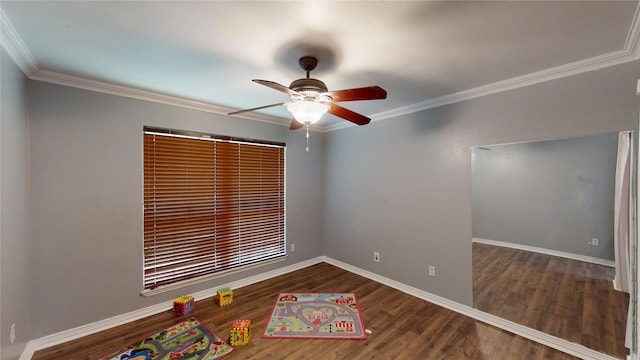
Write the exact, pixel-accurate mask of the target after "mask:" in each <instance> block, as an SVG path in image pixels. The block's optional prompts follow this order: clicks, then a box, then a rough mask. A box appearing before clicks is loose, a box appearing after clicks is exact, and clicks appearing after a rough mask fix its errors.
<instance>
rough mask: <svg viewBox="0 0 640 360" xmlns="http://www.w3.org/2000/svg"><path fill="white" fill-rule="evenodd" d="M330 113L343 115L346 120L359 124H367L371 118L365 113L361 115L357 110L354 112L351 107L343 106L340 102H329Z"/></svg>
mask: <svg viewBox="0 0 640 360" xmlns="http://www.w3.org/2000/svg"><path fill="white" fill-rule="evenodd" d="M327 105H329V111H328V113H329V114H333V115H335V116H338V117H341V118H343V119H345V120H349V121H351V122H352V123H354V124H357V125H367V124H368V123H369V122H370V121H371V119H369V118H368V117H366V116H364V115H360V114H358V113H357V112H353V111H351V110H349V109H346V108H343V107H342V106H340V105H338V104H333V103H329V104H327Z"/></svg>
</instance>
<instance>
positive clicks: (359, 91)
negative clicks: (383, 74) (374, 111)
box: [323, 86, 387, 102]
mask: <svg viewBox="0 0 640 360" xmlns="http://www.w3.org/2000/svg"><path fill="white" fill-rule="evenodd" d="M323 95H329V96H331V99H333V100H332V101H333V102H341V101H356V100H380V99H386V98H387V92H386V91H385V90H384V89H383V88H381V87H379V86H368V87H362V88H355V89H346V90H337V91H328V92H326V93H324V94H323Z"/></svg>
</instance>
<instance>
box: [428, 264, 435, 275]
mask: <svg viewBox="0 0 640 360" xmlns="http://www.w3.org/2000/svg"><path fill="white" fill-rule="evenodd" d="M429 276H436V267H435V266H433V265H429Z"/></svg>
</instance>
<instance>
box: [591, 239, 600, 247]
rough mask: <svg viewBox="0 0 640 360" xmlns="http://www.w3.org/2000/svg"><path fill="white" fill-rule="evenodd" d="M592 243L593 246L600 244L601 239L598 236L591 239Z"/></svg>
mask: <svg viewBox="0 0 640 360" xmlns="http://www.w3.org/2000/svg"><path fill="white" fill-rule="evenodd" d="M591 245H593V246H598V245H600V240H598V239H597V238H593V239H591Z"/></svg>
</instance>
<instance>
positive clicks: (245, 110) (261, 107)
mask: <svg viewBox="0 0 640 360" xmlns="http://www.w3.org/2000/svg"><path fill="white" fill-rule="evenodd" d="M287 103H288V102H281V103H277V104H271V105H265V106H259V107H254V108H251V109H244V110H238V111H234V112H230V113H228V114H227V115H235V114H240V113H244V112H249V111H256V110H261V109H266V108H270V107H276V106H282V105H285V104H287Z"/></svg>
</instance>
